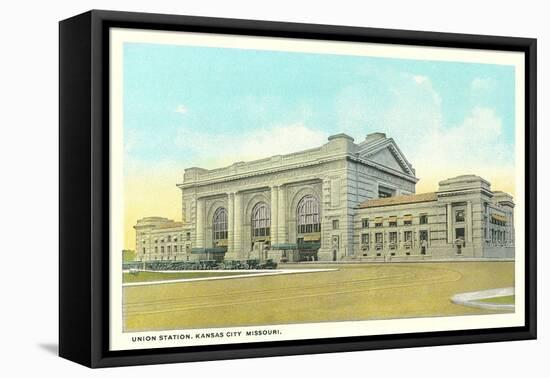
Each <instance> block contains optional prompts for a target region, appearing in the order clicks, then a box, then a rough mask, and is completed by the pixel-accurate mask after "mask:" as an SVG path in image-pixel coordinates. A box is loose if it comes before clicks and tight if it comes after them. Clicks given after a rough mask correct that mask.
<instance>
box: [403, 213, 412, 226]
mask: <svg viewBox="0 0 550 378" xmlns="http://www.w3.org/2000/svg"><path fill="white" fill-rule="evenodd" d="M412 224H413V216H412V215H411V214H407V215H405V216H404V217H403V225H405V226H411V225H412Z"/></svg>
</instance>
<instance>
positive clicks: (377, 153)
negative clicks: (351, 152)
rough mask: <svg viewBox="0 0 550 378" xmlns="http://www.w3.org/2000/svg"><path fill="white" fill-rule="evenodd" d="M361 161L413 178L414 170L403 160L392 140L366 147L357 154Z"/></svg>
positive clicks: (405, 159)
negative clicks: (367, 161) (373, 163)
mask: <svg viewBox="0 0 550 378" xmlns="http://www.w3.org/2000/svg"><path fill="white" fill-rule="evenodd" d="M359 156H360V157H361V158H362V159H366V160H369V161H372V162H375V163H377V164H381V165H384V166H386V167H388V168H392V169H394V170H396V171H399V172H402V173H405V174H408V175H411V176H415V171H414V168H413V167H412V165H411V163H409V161H408V160H407V158H405V155H403V153H402V152H401V150H400V149H399V147H397V144H396V143H395V142H394V140H393V139H391V138H388V139H384V140H383V141H380V143H377V144H376V145H375V146H372V145H370V146H368V147H366V148H364V149H363V150H362V151H360V152H359Z"/></svg>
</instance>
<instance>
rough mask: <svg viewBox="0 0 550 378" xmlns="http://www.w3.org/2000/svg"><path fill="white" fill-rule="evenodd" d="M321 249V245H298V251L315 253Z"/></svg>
mask: <svg viewBox="0 0 550 378" xmlns="http://www.w3.org/2000/svg"><path fill="white" fill-rule="evenodd" d="M319 248H321V243H300V244H298V249H302V250H306V251H313V250H316V249H319Z"/></svg>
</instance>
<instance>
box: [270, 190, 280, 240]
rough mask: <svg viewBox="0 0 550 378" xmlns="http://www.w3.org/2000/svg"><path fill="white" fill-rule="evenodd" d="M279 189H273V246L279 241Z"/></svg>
mask: <svg viewBox="0 0 550 378" xmlns="http://www.w3.org/2000/svg"><path fill="white" fill-rule="evenodd" d="M278 234H279V187H278V186H272V187H271V245H275V244H278V239H279V235H278Z"/></svg>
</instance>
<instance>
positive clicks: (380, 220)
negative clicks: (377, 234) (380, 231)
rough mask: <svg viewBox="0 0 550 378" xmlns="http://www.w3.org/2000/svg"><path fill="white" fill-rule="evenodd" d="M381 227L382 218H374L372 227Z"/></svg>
mask: <svg viewBox="0 0 550 378" xmlns="http://www.w3.org/2000/svg"><path fill="white" fill-rule="evenodd" d="M382 225H383V219H382V218H376V220H375V221H374V227H382Z"/></svg>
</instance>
